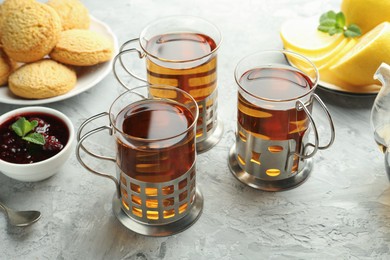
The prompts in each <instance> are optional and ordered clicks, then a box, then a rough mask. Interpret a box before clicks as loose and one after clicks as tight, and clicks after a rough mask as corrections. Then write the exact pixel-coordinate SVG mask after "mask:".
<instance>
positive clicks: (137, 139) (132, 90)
mask: <svg viewBox="0 0 390 260" xmlns="http://www.w3.org/2000/svg"><path fill="white" fill-rule="evenodd" d="M143 88H148V89H150V88H155V89H161V90H162V89H167V90H173V91H178V92H181V93H182V94H184V95H186V96H188V98H189V100H191V102H192V103H193V104H194V105H195V114H194V120H193V122H192V123H191V125H189V126H187V128H186V130H184V131H182V132H180V133H179V134H176V135H172V136H169V137H165V138H155V139H152V138H142V137H136V136H132V135H129V134H126V133H124V132H123V131H122V130H120V129H119V128H118V127H117V126H116V124H115V122H114V119H115V116H117V114H116V115H115V116H114V113H113V112H112V110H113V107H114V104H115V103H116V102H117V101H118V100H119V99H121V98H122V97H123V96H125V95H127V94H130V93H133V94H135V95H137V96H142V94H140V93H138V92H136V90H138V89H143ZM144 98H145V97H144ZM153 99H156V100H164V99H165V100H169V99H168V98H160V97H159V98H153ZM175 102H177V101H175ZM178 103H180V102H178ZM130 104H131V103H129V105H130ZM180 104H182V103H180ZM182 105H184V106H185V104H182ZM123 108H125V107H122V109H123ZM189 110H190V109H189ZM190 112H191V113H192V111H191V110H190ZM198 116H199V107H198V103H197V102H196V101H195V99H194V98H193V97H192V96H191V95H190V94H189V93H187V92H186V91H184V90H181V89H179V88H176V87H171V86H167V85H150V84H149V85H143V86H138V87H134V88H132V89H129V90H127V91H125V92H123V93H122V94H120V95H119V96H118V97H117V98H116V99H115V100H114V101H113V102H112V103H111V105H110V109H109V119H110V124H111V125H112V127H113V128H114V129H115V131H117V132H119V133H120V134H121V135H123V136H125V137H126V138H129V139H132V140H135V141H142V142H160V141H165V140H170V139H174V138H176V137H178V136H180V135H183V134H184V133H186V132H188V131H189V129H191V128H195V127H196V123H197V120H198ZM113 117H114V118H113Z"/></svg>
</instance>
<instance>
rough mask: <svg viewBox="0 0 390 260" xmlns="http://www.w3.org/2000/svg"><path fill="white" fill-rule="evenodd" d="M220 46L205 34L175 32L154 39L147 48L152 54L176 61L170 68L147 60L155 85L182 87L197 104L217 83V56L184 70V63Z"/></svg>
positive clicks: (151, 78)
mask: <svg viewBox="0 0 390 260" xmlns="http://www.w3.org/2000/svg"><path fill="white" fill-rule="evenodd" d="M216 47H217V45H216V43H215V42H214V40H213V39H211V38H210V37H208V36H207V35H203V34H196V33H172V34H164V35H157V36H154V37H153V38H152V39H150V41H148V43H147V45H146V49H147V50H148V52H149V53H150V54H151V55H155V56H158V57H159V59H162V60H166V61H172V64H170V66H169V67H168V65H167V64H166V63H164V66H161V65H159V64H157V63H155V62H153V60H151V59H147V64H146V67H147V77H148V82H149V83H151V84H161V85H169V86H175V87H179V88H180V89H182V90H184V91H186V92H187V93H189V94H190V95H191V96H192V97H193V98H194V99H195V100H196V101H200V100H203V99H205V98H206V97H208V96H209V95H210V94H211V93H212V92H213V91H214V90H215V88H216V86H217V84H216V82H217V57H216V55H213V56H210V59H208V60H207V61H206V62H205V63H203V64H200V65H198V66H195V67H184V66H183V64H181V63H180V61H191V60H196V59H199V58H200V57H204V56H207V55H209V54H210V53H212V52H213V50H214V49H215V48H216Z"/></svg>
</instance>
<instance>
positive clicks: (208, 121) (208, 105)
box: [196, 89, 223, 153]
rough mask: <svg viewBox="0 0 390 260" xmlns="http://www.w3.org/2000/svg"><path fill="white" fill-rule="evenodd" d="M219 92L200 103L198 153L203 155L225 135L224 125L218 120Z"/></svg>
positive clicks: (197, 132)
mask: <svg viewBox="0 0 390 260" xmlns="http://www.w3.org/2000/svg"><path fill="white" fill-rule="evenodd" d="M217 93H218V90H217V89H215V90H214V92H213V93H212V94H211V95H210V96H208V97H206V98H205V99H203V100H201V101H198V102H197V103H198V107H199V118H198V122H201V123H200V124H199V123H198V124H197V126H196V151H197V152H198V153H203V152H206V151H208V150H210V149H211V148H212V147H213V146H214V145H216V144H217V143H218V142H219V141H220V140H221V138H222V135H223V123H222V121H221V120H218V117H217V107H218V98H217V96H218V94H217Z"/></svg>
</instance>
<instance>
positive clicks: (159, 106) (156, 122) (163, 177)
mask: <svg viewBox="0 0 390 260" xmlns="http://www.w3.org/2000/svg"><path fill="white" fill-rule="evenodd" d="M193 121H194V118H193V115H192V113H191V112H190V111H189V110H188V109H187V108H186V107H185V106H183V105H181V104H177V103H174V102H170V101H161V100H147V101H138V102H136V103H133V104H131V105H129V106H128V107H126V108H125V109H123V110H122V112H121V113H119V114H118V116H117V121H116V126H117V128H118V129H121V130H122V132H123V133H125V134H126V135H128V136H129V137H130V138H132V139H135V141H131V142H129V141H127V140H126V138H122V139H118V141H117V142H118V144H117V160H118V166H119V168H120V169H121V171H122V172H124V173H125V174H127V175H129V176H130V177H132V178H134V179H137V180H139V181H144V182H151V183H155V182H166V181H170V180H174V179H176V178H178V177H180V176H181V175H182V174H184V173H185V172H187V171H188V170H189V169H190V168H191V166H192V165H193V163H194V161H195V153H194V151H195V144H194V141H195V138H194V134H193V132H191V131H186V130H187V129H188V127H189V126H190V125H191V124H192V123H193ZM137 139H141V140H142V139H143V140H150V141H149V142H146V144H145V145H143V146H142V147H135V146H134V142H137V141H136V140H137ZM153 140H158V142H157V141H156V142H154V141H153Z"/></svg>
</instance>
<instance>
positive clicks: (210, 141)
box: [196, 119, 223, 153]
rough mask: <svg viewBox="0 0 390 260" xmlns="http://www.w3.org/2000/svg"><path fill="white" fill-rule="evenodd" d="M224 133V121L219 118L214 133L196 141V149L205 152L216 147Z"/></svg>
mask: <svg viewBox="0 0 390 260" xmlns="http://www.w3.org/2000/svg"><path fill="white" fill-rule="evenodd" d="M222 135H223V123H222V121H221V120H219V119H218V121H217V127H216V128H215V129H214V131H213V133H212V134H211V135H209V136H208V137H207V138H206V139H204V140H202V141H200V142H196V151H197V152H198V153H204V152H206V151H208V150H210V149H211V148H213V147H214V145H216V144H217V143H218V142H219V141H220V140H221V138H222Z"/></svg>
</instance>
